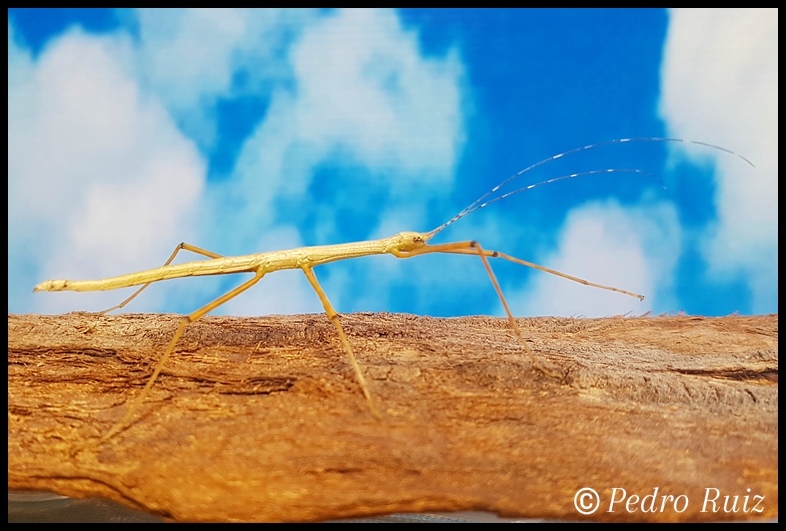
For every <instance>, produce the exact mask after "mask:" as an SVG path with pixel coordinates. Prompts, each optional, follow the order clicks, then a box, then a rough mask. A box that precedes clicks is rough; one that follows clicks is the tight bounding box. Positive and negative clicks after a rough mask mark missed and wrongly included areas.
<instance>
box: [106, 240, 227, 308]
mask: <svg viewBox="0 0 786 531" xmlns="http://www.w3.org/2000/svg"><path fill="white" fill-rule="evenodd" d="M181 250H185V251H191V252H192V253H196V254H201V255H202V256H207V257H208V258H223V257H222V256H221V255H220V254H217V253H214V252H212V251H207V250H205V249H202V248H201V247H197V246H196V245H191V244H190V243H186V242H180V243H179V244H178V245H177V247H175V250H174V251H172V254H171V255H169V259H168V260H167V261H166V262H164V266H163V267H166V266H168V265H169V264H171V263H172V260H174V259H175V257H176V256H177V253H179V252H180V251H181ZM150 284H152V282H148V283H147V284H145V285H143V286H142V287H141V288H139V289H138V290H136V291H135V292H134V293H133V294H132V295H131V296H130V297H128V298H127V299H126V300H124V301H123V302H121V303H120V304H118V305H117V306H112V307H111V308H109V309H107V310H103V311H100V312H91V313H92V314H93V315H105V314H107V313H109V312H113V311H115V310H119V309H120V308H122V307H123V306H125V305H126V304H128V303H129V302H131V301H132V300H134V299H135V298H136V297H137V295H139V294H140V293H142V292H143V291H144V290H145V289H146V288H147V287H148V286H149V285H150Z"/></svg>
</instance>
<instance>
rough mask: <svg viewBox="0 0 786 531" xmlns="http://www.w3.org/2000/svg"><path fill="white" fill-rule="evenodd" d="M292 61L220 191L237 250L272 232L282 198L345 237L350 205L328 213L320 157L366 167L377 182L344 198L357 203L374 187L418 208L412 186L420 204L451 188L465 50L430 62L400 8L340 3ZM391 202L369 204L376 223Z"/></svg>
mask: <svg viewBox="0 0 786 531" xmlns="http://www.w3.org/2000/svg"><path fill="white" fill-rule="evenodd" d="M287 57H288V58H289V59H291V66H292V71H293V75H294V77H293V79H292V80H290V81H289V82H287V83H280V84H277V85H275V87H274V88H273V90H272V96H271V101H270V105H269V108H268V111H267V114H266V116H265V119H264V121H263V122H262V123H261V124H260V125H259V127H258V128H257V130H256V131H255V132H254V134H253V135H252V136H251V137H250V138H249V139H248V140H247V142H246V143H245V145H244V147H243V150H242V152H241V154H240V156H239V158H238V162H237V165H236V169H235V173H234V175H233V176H232V179H231V180H228V181H227V182H226V183H225V184H224V185H223V186H217V187H216V189H215V192H216V193H215V195H214V196H213V197H214V198H216V201H217V202H220V203H223V202H225V201H231V202H232V203H233V204H235V205H236V206H237V208H236V209H234V210H233V212H231V213H230V214H229V215H228V216H226V217H224V218H223V219H221V220H217V225H218V226H219V230H221V231H222V233H226V234H227V236H226V237H225V238H228V239H229V245H230V247H235V248H238V249H239V248H242V247H247V246H248V245H250V244H251V243H253V242H254V241H255V240H256V239H257V238H258V235H259V234H260V233H262V232H264V231H266V230H269V228H270V226H271V224H272V223H273V222H274V221H275V219H274V213H275V211H276V205H279V204H281V202H282V200H288V201H290V202H292V203H297V202H301V203H302V204H303V205H304V208H306V207H307V208H308V209H309V210H310V211H312V212H318V213H319V215H320V221H319V225H320V226H319V228H318V229H317V230H316V232H317V234H318V235H319V236H320V237H321V238H324V239H325V242H326V243H327V242H329V243H336V238H337V234H336V231H335V230H334V229H333V227H335V226H336V222H335V219H336V216H337V215H338V214H339V213H340V209H341V205H330V208H325V209H320V208H319V204H318V200H319V199H320V198H314V197H311V196H310V195H309V187H310V185H311V184H312V181H313V180H314V179H315V178H317V177H316V175H317V170H318V168H319V167H320V165H322V164H333V165H348V166H350V167H358V166H359V167H360V168H362V169H363V170H364V171H365V174H366V177H364V179H374V182H367V181H362V180H359V181H357V182H354V183H352V184H351V185H346V187H345V188H344V193H343V194H337V196H338V197H339V198H342V200H344V201H347V202H350V203H352V204H364V203H368V202H369V201H370V200H371V199H370V198H369V196H368V195H366V194H367V192H368V189H369V188H373V187H374V186H377V187H382V188H384V189H387V190H388V191H389V192H390V194H391V196H390V197H389V202H388V203H387V204H386V205H385V208H388V209H389V208H396V207H397V206H398V205H399V204H400V203H402V202H404V201H405V200H406V201H408V202H410V203H411V202H412V197H413V195H412V194H413V192H414V190H417V191H418V196H417V197H416V199H417V201H418V202H420V203H421V204H425V203H426V201H427V200H428V198H429V196H433V195H435V194H442V193H444V190H445V188H444V184H445V183H448V182H449V180H450V179H451V178H452V176H453V172H454V169H455V165H456V163H457V159H458V155H459V152H460V150H461V147H462V146H463V141H464V132H463V120H462V114H461V93H460V88H461V79H462V70H461V67H460V63H459V62H458V59H457V58H456V57H455V54H448V56H447V57H445V58H441V59H440V58H436V59H434V58H429V59H426V58H423V57H421V56H420V54H419V50H418V41H417V35H416V34H414V33H413V32H408V31H405V30H404V29H403V28H402V27H401V25H400V23H399V21H398V19H397V18H396V16H395V14H394V13H393V12H391V11H385V10H341V11H338V12H335V13H331V14H328V15H327V16H324V17H322V18H320V19H319V20H317V21H315V22H312V23H310V24H309V25H308V26H307V28H306V29H304V30H303V31H302V32H301V37H300V38H299V39H298V40H295V41H294V42H293V43H292V48H291V49H290V50H289V51H288V53H287ZM441 186H443V187H441ZM314 200H316V203H317V204H315V203H314V202H313V201H314ZM385 208H383V207H382V206H380V207H379V208H375V207H374V206H373V205H370V204H369V212H370V215H371V216H372V221H370V222H368V225H369V229H370V230H373V227H374V225H375V224H376V223H379V222H380V221H379V219H377V221H373V218H374V217H377V218H379V215H380V213H381V212H382V211H383V210H385ZM412 208H421V210H422V208H423V207H412ZM416 215H418V217H422V216H423V213H422V212H421V213H420V214H416ZM229 227H232V229H231V230H230V229H229ZM224 241H227V239H224ZM306 243H309V244H314V243H316V242H313V241H309V242H306Z"/></svg>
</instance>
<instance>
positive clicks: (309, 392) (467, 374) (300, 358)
mask: <svg viewBox="0 0 786 531" xmlns="http://www.w3.org/2000/svg"><path fill="white" fill-rule="evenodd" d="M341 318H342V322H343V323H344V327H345V330H346V331H347V334H348V336H349V340H350V342H351V343H352V344H353V346H354V348H355V349H356V353H357V356H358V359H359V362H360V364H361V366H362V368H363V371H364V374H365V375H366V377H367V379H368V381H369V387H370V390H371V393H372V396H373V398H374V400H375V403H376V405H377V407H378V408H379V409H380V411H381V413H382V415H381V419H377V418H375V417H374V416H372V415H371V413H370V412H369V409H368V407H367V405H366V403H365V401H364V399H363V396H362V394H361V392H360V389H359V386H358V384H357V382H356V381H355V377H354V374H353V372H352V368H351V366H350V364H349V361H348V359H347V356H346V354H344V353H343V352H342V350H341V345H340V342H339V341H338V337H337V334H336V331H335V329H334V328H333V327H332V325H331V323H330V322H329V321H328V320H327V318H326V317H325V316H324V315H294V316H271V317H260V318H230V317H206V318H204V319H202V320H200V321H198V322H197V323H194V324H192V325H190V326H189V327H188V328H187V329H186V332H185V334H184V336H183V338H182V339H181V340H180V342H179V344H178V346H177V348H176V350H175V353H174V355H173V357H172V359H171V360H170V362H169V363H168V364H167V367H166V368H165V369H164V371H163V373H162V375H161V376H160V377H159V379H158V381H157V382H156V383H155V385H154V387H153V389H152V391H151V394H150V397H149V399H148V400H147V401H146V403H145V404H144V405H143V406H142V408H141V409H140V411H139V413H138V415H137V417H136V419H135V421H134V422H133V423H132V424H131V425H130V427H129V428H128V429H126V430H124V431H123V432H122V433H120V434H119V435H117V436H116V437H115V438H113V439H112V440H111V441H109V442H107V443H105V444H103V445H101V446H100V447H98V448H94V449H91V450H85V451H82V452H79V453H77V454H76V455H72V453H73V449H74V448H75V447H76V446H78V445H79V444H80V443H83V442H85V441H88V440H91V439H94V438H97V437H99V436H100V435H102V434H104V433H106V432H107V431H108V430H109V429H110V428H111V427H112V426H113V425H114V424H115V423H116V422H118V421H119V419H120V418H121V417H122V416H123V413H124V412H125V407H126V403H127V401H128V400H129V399H130V398H132V397H134V396H135V395H136V393H138V392H139V391H140V390H141V388H142V386H143V385H144V384H145V382H146V379H147V378H148V376H149V375H150V374H151V371H152V367H153V365H154V364H155V362H156V360H157V359H158V358H159V356H160V355H161V354H162V352H163V350H164V348H165V347H166V345H167V343H168V341H169V339H170V338H171V336H172V334H173V332H174V330H175V327H176V324H177V320H178V319H179V316H174V315H133V314H132V315H120V316H104V317H96V316H92V315H86V314H69V315H63V316H37V315H22V316H19V315H10V316H9V317H8V486H9V489H42V490H52V491H55V492H58V493H62V494H66V495H69V496H75V497H86V496H102V497H107V498H111V499H114V500H117V501H120V502H122V503H124V504H127V505H129V506H132V507H138V508H143V509H144V510H147V511H150V512H151V513H155V514H158V515H162V516H164V517H166V518H171V519H174V520H191V521H195V520H196V521H207V520H209V521H219V520H222V521H223V520H265V521H270V520H277V521H311V520H324V519H335V518H346V517H357V516H362V515H372V514H384V513H393V512H420V511H458V510H470V509H473V510H485V511H491V512H496V513H498V514H500V515H508V516H521V517H536V518H543V517H546V518H556V519H563V520H580V519H590V520H604V521H608V520H612V521H613V520H634V521H635V520H639V521H642V520H643V521H680V520H691V521H695V520H710V521H719V520H742V519H765V518H773V517H776V516H777V513H778V509H777V507H778V317H777V315H770V316H757V317H739V316H731V317H723V318H704V317H686V316H674V317H648V318H607V319H557V318H538V319H520V320H519V321H518V322H519V325H520V326H521V328H522V331H523V333H524V336H525V337H526V342H527V344H528V345H529V347H530V348H531V350H532V352H533V353H534V355H535V357H536V359H537V360H538V364H539V365H540V366H541V369H544V370H539V369H535V368H533V365H532V363H531V361H530V358H529V356H528V354H527V351H526V349H525V347H524V346H523V345H522V343H521V342H520V341H519V340H518V339H516V338H515V336H514V335H513V334H512V333H511V331H510V329H509V326H508V323H507V322H506V321H505V320H504V319H497V318H489V317H465V318H453V319H436V318H429V317H417V316H412V315H391V314H350V315H342V317H341ZM583 487H591V488H593V489H595V490H596V491H597V492H598V493H599V495H600V498H601V506H600V508H599V509H598V510H597V511H596V512H594V513H593V514H590V515H586V516H585V515H582V514H581V513H579V512H578V511H577V510H576V508H575V506H574V495H575V494H576V492H577V491H578V490H579V489H580V488H583ZM614 489H625V493H626V494H627V496H628V498H627V499H630V496H632V495H637V496H639V503H638V504H633V505H631V506H630V508H631V509H633V508H636V507H638V509H637V510H636V512H629V510H628V509H626V507H625V503H624V502H623V503H616V504H614V506H613V512H609V510H608V509H609V504H610V503H611V500H612V497H616V498H619V497H621V496H622V491H620V490H614ZM655 489H657V490H655ZM708 489H709V490H708ZM713 489H717V493H718V495H719V496H718V497H717V498H716V503H715V505H714V506H713V504H711V503H710V504H708V505H705V504H704V500H705V497H706V496H709V497H710V498H711V499H712V498H714V497H715V493H716V491H715V490H713ZM652 494H655V496H654V497H653V501H654V505H653V507H654V509H655V511H654V512H645V511H643V510H642V506H641V501H642V498H643V497H644V496H647V495H652ZM669 495H671V496H673V497H674V498H673V501H669V499H668V498H664V496H669ZM680 495H682V496H683V498H686V499H687V501H688V504H687V507H685V508H684V509H683V508H682V505H683V503H684V501H685V500H684V499H683V498H678V497H679V496H680ZM724 496H729V497H730V498H729V499H728V501H727V509H728V510H724V507H723V505H724V501H725V498H724ZM734 496H739V498H737V505H736V511H731V508H732V507H731V504H732V502H733V501H734V498H733V497H734ZM745 496H748V498H747V501H746V499H744V497H745ZM755 496H763V497H764V498H763V500H761V501H759V502H758V504H756V503H755V502H756V501H757V500H758V498H755ZM663 500H666V502H664V501H663ZM643 501H644V502H645V508H646V509H649V508H650V506H649V499H644V500H643ZM675 501H676V503H677V509H682V511H681V512H679V511H678V510H675V509H674V503H675ZM744 501H745V502H746V505H745V510H743V502H744ZM713 508H716V509H718V510H717V512H713V510H712V509H713ZM661 509H662V510H661ZM702 509H704V511H702ZM755 509H761V512H758V511H757V510H755Z"/></svg>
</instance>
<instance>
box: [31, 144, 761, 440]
mask: <svg viewBox="0 0 786 531" xmlns="http://www.w3.org/2000/svg"><path fill="white" fill-rule="evenodd" d="M635 141H639V142H640V141H649V142H682V143H690V144H697V145H701V146H705V147H709V148H713V149H717V150H721V151H724V152H727V153H730V154H732V155H735V156H737V157H739V158H741V159H742V160H744V161H745V162H747V163H748V164H750V165H751V166H753V163H751V162H750V161H749V160H748V159H746V158H745V157H743V156H742V155H739V154H737V153H735V152H733V151H730V150H728V149H726V148H723V147H720V146H716V145H712V144H707V143H704V142H698V141H694V140H683V139H676V138H624V139H616V140H609V141H606V142H599V143H595V144H591V145H587V146H583V147H578V148H575V149H572V150H569V151H565V152H563V153H560V154H557V155H554V156H551V157H549V158H546V159H543V160H541V161H540V162H536V163H535V164H532V165H530V166H528V167H526V168H524V169H523V170H521V171H519V172H518V173H516V174H514V175H512V176H511V177H509V178H507V179H506V180H504V181H502V182H501V183H500V184H498V185H497V186H495V187H494V188H492V189H491V190H489V191H488V192H486V193H485V194H484V195H482V196H481V197H479V198H478V199H477V200H475V201H474V202H473V203H472V204H470V205H469V206H467V207H466V208H464V209H463V210H462V211H461V212H459V213H458V214H456V215H455V216H453V217H452V218H451V219H450V220H448V221H447V222H445V223H443V224H442V225H440V226H439V227H437V228H435V229H433V230H431V231H429V232H400V233H398V234H395V235H393V236H390V237H389V238H382V239H379V240H370V241H363V242H354V243H343V244H338V245H323V246H315V247H301V248H297V249H290V250H286V251H274V252H266V253H257V254H249V255H245V256H222V255H220V254H217V253H214V252H211V251H207V250H205V249H201V248H199V247H196V246H194V245H190V244H188V243H180V244H179V245H178V246H177V247H176V248H175V250H174V251H173V252H172V254H171V255H170V257H169V259H168V260H167V261H166V262H165V263H164V265H163V266H161V267H158V268H156V269H150V270H147V271H141V272H139V273H131V274H127V275H121V276H117V277H111V278H105V279H102V280H47V281H45V282H42V283H40V284H38V285H37V286H36V287H35V288H34V290H33V291H65V290H70V291H104V290H114V289H119V288H125V287H130V286H139V285H141V286H142V287H140V288H139V289H138V290H137V291H136V292H134V293H133V294H132V295H131V296H130V297H128V298H127V299H125V300H124V301H123V302H121V303H120V304H118V305H117V306H114V307H112V308H109V309H108V310H104V311H102V312H98V314H99V315H103V314H106V313H108V312H111V311H114V310H118V309H121V308H123V307H124V306H125V305H126V304H128V303H129V302H131V301H132V300H133V299H134V298H135V297H136V296H137V295H139V294H140V293H141V292H142V291H143V290H144V289H145V288H147V287H148V286H150V284H152V283H153V282H158V281H161V280H168V279H173V278H181V277H190V276H203V275H226V274H234V273H253V274H254V276H253V278H251V279H250V280H247V281H246V282H244V283H243V284H241V285H240V286H238V287H236V288H235V289H233V290H231V291H229V292H227V293H226V294H224V295H222V296H220V297H218V298H217V299H215V300H214V301H212V302H210V303H208V304H206V305H205V306H203V307H201V308H199V309H198V310H196V311H194V312H192V313H190V314H188V315H186V316H184V317H183V318H182V319H181V321H180V324H179V325H178V327H177V330H176V331H175V334H174V336H173V337H172V339H171V340H170V342H169V344H168V346H167V348H166V350H165V351H164V354H163V356H161V358H160V359H159V361H158V363H157V364H156V366H155V368H154V370H153V374H152V375H151V376H150V378H149V379H148V381H147V384H146V385H145V387H144V388H143V389H142V392H141V393H140V394H139V395H138V396H137V397H136V399H134V401H133V402H131V405H130V407H129V408H128V410H127V411H126V413H125V415H124V416H123V418H122V419H121V420H120V422H118V423H117V424H115V425H114V426H113V427H112V428H111V429H110V430H109V431H108V432H107V433H106V434H105V435H104V436H102V437H101V438H100V439H99V440H97V441H96V443H95V444H102V443H103V442H105V441H107V440H109V439H111V438H112V437H113V436H114V435H116V434H117V433H118V432H120V431H121V430H123V429H124V428H125V427H126V426H128V425H129V424H130V422H131V420H132V419H133V417H134V414H135V413H136V411H137V410H138V409H139V407H140V406H141V405H142V404H143V403H144V401H145V397H146V396H147V394H148V392H149V390H150V388H151V387H152V386H153V384H154V383H155V381H156V379H157V378H158V376H159V374H160V373H161V370H162V369H163V367H164V365H165V364H166V362H167V360H168V359H169V357H170V356H171V355H172V352H173V351H174V349H175V346H176V345H177V342H178V340H179V339H180V337H181V336H182V334H183V331H184V330H185V328H186V326H188V324H190V323H193V322H194V321H196V320H198V319H199V318H200V317H202V316H204V315H205V314H207V313H209V312H210V311H212V310H215V309H216V308H218V307H219V306H221V305H222V304H224V303H225V302H227V301H229V300H230V299H232V298H234V297H236V296H237V295H239V294H241V293H243V292H244V291H246V290H248V289H249V288H251V287H252V286H253V285H255V284H256V283H257V282H259V281H260V280H262V278H263V277H264V276H265V275H267V274H268V273H273V272H275V271H280V270H283V269H301V270H302V271H303V273H305V275H306V278H307V279H308V281H309V283H310V284H311V287H312V288H313V289H314V291H315V292H316V294H317V296H318V297H319V300H320V301H321V302H322V306H323V307H324V309H325V312H326V314H327V317H328V318H329V319H330V321H331V322H332V323H333V325H334V326H335V328H336V331H337V332H338V337H339V339H340V341H341V345H342V347H343V349H344V351H345V352H346V354H347V356H348V357H349V360H350V363H351V365H352V368H353V370H354V373H355V377H356V379H357V382H358V384H359V385H360V388H361V390H362V392H363V395H364V397H365V399H366V403H367V404H368V408H369V410H370V411H371V413H372V414H373V415H374V416H375V417H377V418H379V417H380V414H379V411H378V410H377V408H376V406H375V404H374V401H373V400H372V398H371V392H370V390H369V388H368V384H367V383H366V379H365V377H364V376H363V372H362V371H361V369H360V365H359V364H358V362H357V359H356V358H355V353H354V351H353V349H352V345H351V343H350V342H349V340H348V339H347V336H346V334H345V333H344V329H343V328H342V326H341V320H340V319H339V316H338V313H337V312H336V310H335V309H334V308H333V306H332V305H331V304H330V301H329V300H328V297H327V295H326V294H325V292H324V291H323V290H322V287H321V286H320V284H319V282H318V281H317V277H316V275H315V274H314V268H315V267H316V266H319V265H322V264H327V263H330V262H336V261H339V260H348V259H350V258H359V257H362V256H369V255H377V254H391V255H393V256H395V257H396V258H413V257H415V256H421V255H425V254H430V253H449V254H464V255H473V256H477V257H479V258H480V260H481V261H482V262H483V266H484V267H485V269H486V272H487V273H488V276H489V279H490V280H491V283H492V285H493V287H494V290H495V291H496V292H497V296H498V297H499V299H500V301H501V302H502V306H503V308H504V309H505V313H506V314H507V317H508V321H509V322H510V327H511V329H512V330H513V332H514V333H515V335H516V336H517V337H518V339H519V340H520V341H521V342H522V343H523V344H524V346H525V348H526V350H527V353H528V355H529V356H530V359H531V361H532V363H533V366H534V367H538V366H537V363H536V360H535V358H534V356H533V355H532V353H531V351H530V349H529V346H528V345H527V343H526V342H525V341H524V338H523V335H522V333H521V330H520V329H519V327H518V325H517V324H516V320H515V319H514V317H513V314H512V313H511V311H510V308H509V307H508V303H507V301H506V300H505V296H504V295H503V294H502V289H501V288H500V285H499V283H498V282H497V279H496V277H495V276H494V272H493V271H492V269H491V265H490V264H489V260H488V259H489V258H502V259H504V260H508V261H510V262H514V263H516V264H520V265H524V266H527V267H531V268H534V269H537V270H540V271H544V272H546V273H551V274H553V275H557V276H560V277H562V278H565V279H567V280H572V281H574V282H578V283H580V284H584V285H585V286H590V287H594V288H599V289H604V290H608V291H614V292H617V293H621V294H623V295H627V296H630V297H636V298H638V299H639V300H644V296H643V295H639V294H637V293H632V292H630V291H626V290H623V289H619V288H615V287H612V286H604V285H601V284H596V283H593V282H589V281H587V280H584V279H581V278H578V277H574V276H571V275H568V274H565V273H561V272H559V271H555V270H553V269H550V268H547V267H544V266H540V265H537V264H534V263H532V262H528V261H526V260H521V259H519V258H516V257H513V256H510V255H507V254H504V253H501V252H499V251H494V250H488V249H484V248H483V247H481V245H480V244H479V243H478V242H477V241H463V242H453V243H442V244H436V245H430V244H429V241H430V240H431V239H432V238H434V236H436V235H437V234H439V233H440V232H441V231H442V230H444V229H445V228H446V227H448V226H449V225H451V224H453V223H455V222H456V221H458V220H459V219H461V218H463V217H465V216H468V215H470V214H472V213H473V212H476V211H478V210H480V209H482V208H485V207H487V206H488V205H490V204H492V203H495V202H497V201H501V200H503V199H506V198H508V197H510V196H512V195H515V194H518V193H521V192H524V191H527V190H531V189H533V188H536V187H539V186H545V185H547V184H552V183H555V182H557V181H563V180H567V179H574V178H577V177H583V176H589V175H595V174H602V173H610V172H617V173H620V172H629V173H638V174H645V175H649V176H650V177H653V176H652V175H651V174H649V173H648V172H646V171H644V170H640V169H604V170H592V171H585V172H581V173H573V174H570V175H563V176H561V177H556V178H552V179H548V180H545V181H541V182H538V183H535V184H530V185H527V186H523V187H521V188H518V189H515V190H513V191H510V192H507V193H503V194H501V195H498V196H496V197H492V198H490V197H491V196H493V195H494V194H495V193H497V192H498V191H499V190H500V189H501V188H502V187H503V186H505V185H506V184H508V183H509V182H511V181H513V180H514V179H516V178H518V177H521V176H522V175H524V174H525V173H527V172H529V171H531V170H533V169H535V168H537V167H539V166H542V165H544V164H547V163H549V162H552V161H554V160H557V159H559V158H562V157H564V156H567V155H571V154H574V153H577V152H580V151H586V150H590V149H594V148H597V147H599V146H603V145H609V144H620V143H627V142H635ZM656 180H657V179H656ZM659 182H660V181H659ZM181 250H186V251H191V252H193V253H196V254H199V255H202V256H205V257H207V258H208V260H201V261H195V262H188V263H181V264H176V265H171V264H172V261H173V260H174V259H175V257H176V256H177V254H178V253H179V252H180V251H181ZM540 370H544V369H540ZM544 372H546V371H545V370H544Z"/></svg>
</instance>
